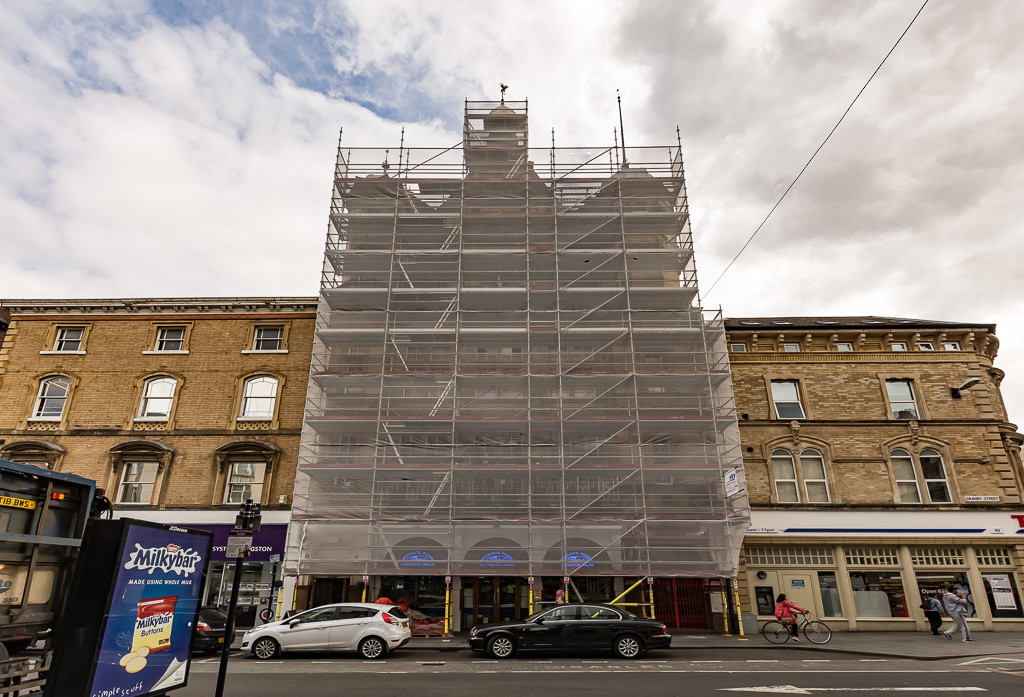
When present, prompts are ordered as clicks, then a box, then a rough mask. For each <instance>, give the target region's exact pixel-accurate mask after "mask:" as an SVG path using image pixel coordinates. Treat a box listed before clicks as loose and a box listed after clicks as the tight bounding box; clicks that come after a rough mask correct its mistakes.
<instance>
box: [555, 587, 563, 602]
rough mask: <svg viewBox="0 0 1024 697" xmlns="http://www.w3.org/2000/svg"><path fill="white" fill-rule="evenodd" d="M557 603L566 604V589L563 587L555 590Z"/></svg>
mask: <svg viewBox="0 0 1024 697" xmlns="http://www.w3.org/2000/svg"><path fill="white" fill-rule="evenodd" d="M555 605H565V591H564V590H562V589H561V588H559V589H558V590H556V591H555Z"/></svg>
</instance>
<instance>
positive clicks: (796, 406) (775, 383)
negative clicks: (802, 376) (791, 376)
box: [771, 380, 804, 419]
mask: <svg viewBox="0 0 1024 697" xmlns="http://www.w3.org/2000/svg"><path fill="white" fill-rule="evenodd" d="M771 392H772V403H773V404H774V405H775V418H777V419H802V418H804V408H803V405H802V404H801V403H800V386H799V384H798V383H797V381H796V380H772V382H771Z"/></svg>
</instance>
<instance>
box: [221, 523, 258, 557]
mask: <svg viewBox="0 0 1024 697" xmlns="http://www.w3.org/2000/svg"><path fill="white" fill-rule="evenodd" d="M251 546H252V531H250V530H241V529H239V528H233V529H232V530H231V532H230V533H228V547H227V549H226V550H225V551H224V555H225V556H226V557H227V558H228V559H234V558H236V557H237V556H238V553H239V552H241V553H242V555H243V556H246V555H248V553H249V547H251Z"/></svg>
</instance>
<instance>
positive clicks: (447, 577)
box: [444, 576, 452, 584]
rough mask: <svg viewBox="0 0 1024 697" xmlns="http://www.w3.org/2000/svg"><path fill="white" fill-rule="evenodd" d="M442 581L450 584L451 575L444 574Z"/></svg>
mask: <svg viewBox="0 0 1024 697" xmlns="http://www.w3.org/2000/svg"><path fill="white" fill-rule="evenodd" d="M444 582H445V583H448V584H450V583H451V582H452V577H451V576H445V577H444Z"/></svg>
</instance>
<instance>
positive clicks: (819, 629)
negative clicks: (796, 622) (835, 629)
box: [804, 620, 832, 644]
mask: <svg viewBox="0 0 1024 697" xmlns="http://www.w3.org/2000/svg"><path fill="white" fill-rule="evenodd" d="M804 636H805V637H807V641H809V642H811V643H812V644H827V643H828V640H829V639H831V638H832V630H831V629H829V628H828V625H827V624H825V623H824V622H819V621H817V620H813V621H811V622H808V623H807V624H805V625H804Z"/></svg>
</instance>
